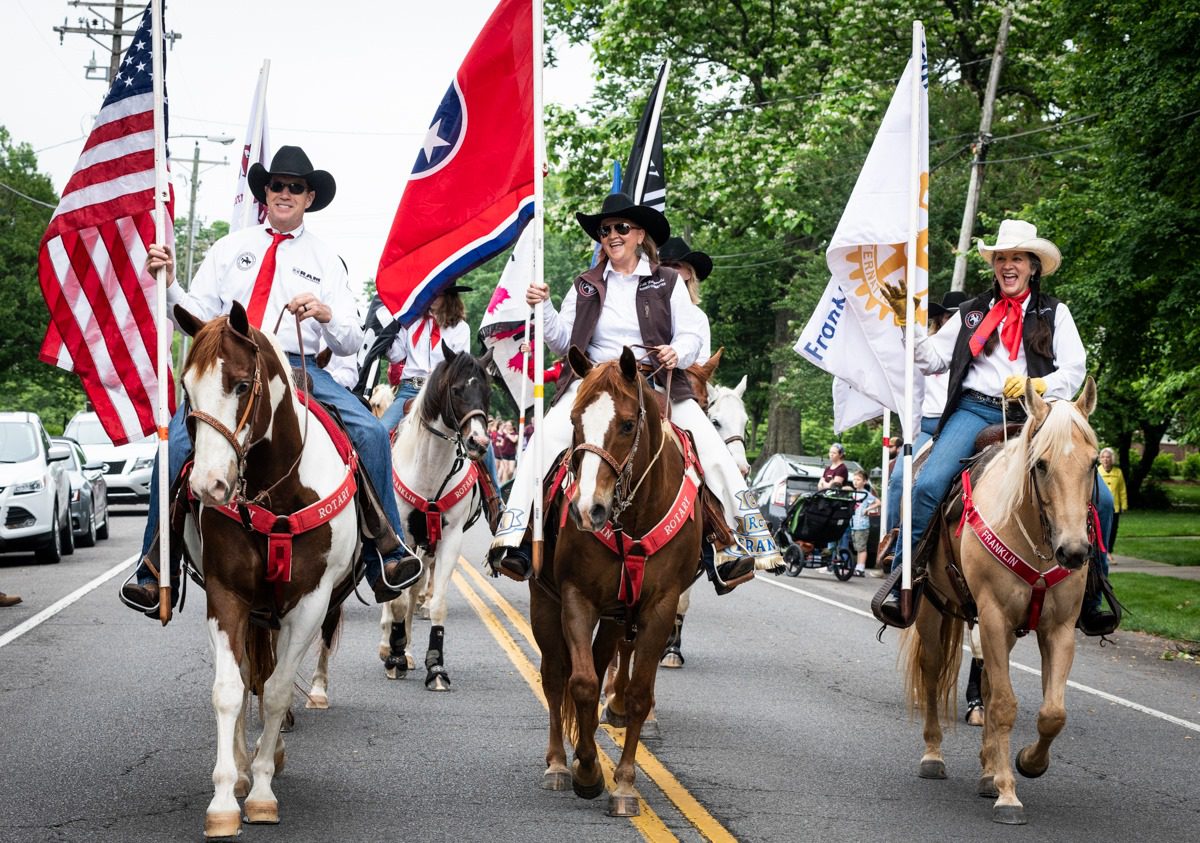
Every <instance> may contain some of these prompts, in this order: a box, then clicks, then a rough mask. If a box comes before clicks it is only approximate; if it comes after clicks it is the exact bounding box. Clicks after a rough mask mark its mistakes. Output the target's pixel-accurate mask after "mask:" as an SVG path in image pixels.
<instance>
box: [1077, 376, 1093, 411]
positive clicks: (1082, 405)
mask: <svg viewBox="0 0 1200 843" xmlns="http://www.w3.org/2000/svg"><path fill="white" fill-rule="evenodd" d="M1075 408H1076V409H1077V410H1079V412H1081V413H1083V415H1084V418H1086V417H1088V416H1090V415H1091V414H1092V411H1093V410H1095V409H1096V382H1095V381H1094V380H1092V376H1091V375H1088V377H1087V380H1086V381H1084V382H1083V391H1082V392H1080V393H1079V397H1078V398H1077V399H1075Z"/></svg>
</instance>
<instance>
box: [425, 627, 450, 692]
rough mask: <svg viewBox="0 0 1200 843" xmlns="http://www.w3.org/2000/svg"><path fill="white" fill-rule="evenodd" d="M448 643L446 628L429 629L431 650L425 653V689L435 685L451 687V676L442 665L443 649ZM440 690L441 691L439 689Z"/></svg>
mask: <svg viewBox="0 0 1200 843" xmlns="http://www.w3.org/2000/svg"><path fill="white" fill-rule="evenodd" d="M445 641H446V628H445V627H444V626H432V627H430V628H429V650H428V651H426V653H425V687H426V688H431V687H433V686H434V684H435V683H436V684H440V685H443V686H449V685H450V675H449V674H448V673H446V668H445V667H444V666H443V664H442V649H443V647H444V646H445ZM439 690H440V689H439Z"/></svg>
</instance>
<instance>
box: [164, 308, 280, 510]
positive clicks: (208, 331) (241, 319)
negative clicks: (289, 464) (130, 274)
mask: <svg viewBox="0 0 1200 843" xmlns="http://www.w3.org/2000/svg"><path fill="white" fill-rule="evenodd" d="M175 321H176V324H178V325H179V328H180V330H182V331H183V332H184V333H185V334H187V335H188V336H190V337H192V338H193V340H194V342H193V344H192V347H191V350H190V351H189V352H188V356H187V361H186V362H185V363H184V367H183V388H184V393H185V395H186V396H187V401H188V404H189V406H190V408H191V410H190V412H189V413H188V422H187V423H188V428H189V433H190V434H191V437H192V442H193V443H194V445H195V450H196V454H195V460H194V463H193V466H192V473H191V480H190V483H191V488H192V492H193V493H194V494H195V495H196V496H197V497H198V498H199V499H200V500H201V501H202V502H203V503H204V504H205V505H207V506H223V505H225V504H227V503H229V501H230V500H231V499H232V498H233V495H234V493H235V492H236V491H237V489H238V486H239V484H240V483H241V482H242V480H243V478H242V470H243V467H244V464H245V461H246V455H247V453H248V452H249V451H250V450H251V449H252V448H253V447H254V446H255V445H257V444H258V443H259V442H261V441H263V440H269V439H270V438H271V429H272V424H273V421H274V414H275V410H276V409H278V407H279V405H280V403H281V402H282V401H283V398H284V397H285V396H286V395H287V394H288V392H289V391H290V389H291V375H290V369H289V367H288V366H287V364H286V362H285V361H284V359H283V352H282V351H280V349H279V347H278V345H277V344H276V343H275V340H274V338H273V337H270V336H269V335H267V334H264V333H262V332H261V331H259V330H257V329H255V328H252V327H251V326H250V323H249V320H248V319H247V317H246V311H245V309H244V308H243V307H242V305H241V304H239V303H237V302H234V305H233V309H232V311H231V312H230V313H229V315H228V316H220V317H217V318H216V319H212V320H209V321H208V322H204V321H202V320H200V319H198V318H196V317H195V316H193V315H192V314H191V313H189V312H187V311H186V310H184V309H183V308H182V307H179V306H178V305H176V307H175ZM197 422H200V423H199V424H198V423H197Z"/></svg>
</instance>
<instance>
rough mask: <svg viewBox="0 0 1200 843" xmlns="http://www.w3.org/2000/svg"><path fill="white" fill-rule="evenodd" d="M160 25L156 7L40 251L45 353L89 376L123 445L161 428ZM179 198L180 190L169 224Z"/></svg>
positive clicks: (109, 427) (100, 409) (91, 394)
mask: <svg viewBox="0 0 1200 843" xmlns="http://www.w3.org/2000/svg"><path fill="white" fill-rule="evenodd" d="M150 32H151V18H150V7H149V6H147V7H146V11H145V13H144V14H143V15H142V20H141V24H140V25H139V26H138V29H137V32H136V33H135V34H134V36H133V43H132V44H131V45H130V47H129V49H128V51H127V52H126V53H125V57H124V59H123V60H122V61H121V65H120V69H119V72H118V73H117V75H116V77H115V78H114V79H113V82H112V87H111V88H110V89H109V92H108V95H107V96H106V97H105V98H104V103H103V106H102V107H101V109H100V113H99V114H98V115H96V122H95V125H93V127H92V132H91V134H90V135H89V136H88V139H87V142H86V143H85V144H84V147H83V153H82V154H81V155H80V156H79V161H78V163H76V165H75V171H74V172H73V173H72V174H71V178H70V180H69V181H68V182H67V185H66V187H65V188H63V192H62V198H61V199H60V200H59V203H58V208H56V209H55V211H54V216H53V217H52V218H51V220H50V225H49V227H48V228H47V229H46V233H45V234H44V235H43V236H42V246H41V252H40V253H39V255H38V278H39V280H40V282H41V286H42V295H43V296H44V297H45V299H46V306H47V307H48V308H49V309H50V325H49V327H48V328H47V329H46V339H45V341H44V342H43V343H42V349H41V353H40V354H39V357H40V358H41V360H42V361H43V362H46V363H49V364H51V365H54V366H58V367H59V368H62V369H66V370H67V371H74V372H75V373H76V374H77V375H79V379H80V381H82V383H83V388H84V391H85V392H86V393H87V397H88V400H90V401H91V402H92V405H93V406H94V407H95V408H96V414H97V415H98V416H99V418H100V421H101V423H102V424H103V425H104V429H105V431H106V432H107V433H108V435H109V436H110V437H111V438H112V440H113V442H114V443H116V444H118V445H121V444H124V443H126V442H128V441H130V440H134V439H140V438H142V437H143V436H146V435H148V434H149V433H151V432H152V431H153V430H154V429H155V427H156V419H155V406H156V400H157V399H156V396H157V389H158V375H157V333H156V331H155V319H154V311H155V303H156V298H155V297H156V295H157V286H156V284H155V280H154V276H152V275H151V274H150V273H149V272H147V271H146V268H145V263H146V249H147V247H148V246H149V244H151V243H153V242H154V231H155V229H154V198H155V171H154V89H153V80H152V78H151V48H152V44H153V40H154V39H153V38H152V37H151V34H150ZM160 47H161V45H160ZM164 133H165V128H164ZM173 205H174V195H173V194H172V200H171V202H170V203H169V204H168V206H167V215H168V222H167V230H168V231H170V230H172V228H173V226H172V224H171V222H170V219H171V218H173V217H174V214H173V211H172V206H173ZM167 377H168V385H169V384H170V374H169V373H168V375H167ZM168 391H169V392H170V394H171V395H174V389H173V388H170V389H169V390H168Z"/></svg>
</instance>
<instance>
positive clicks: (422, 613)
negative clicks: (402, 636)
mask: <svg viewBox="0 0 1200 843" xmlns="http://www.w3.org/2000/svg"><path fill="white" fill-rule="evenodd" d="M417 617H419V618H420V619H421V620H423V621H427V620H429V607H428V606H422V607H421V608H420V609H419V610H418V611H417Z"/></svg>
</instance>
